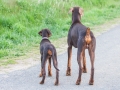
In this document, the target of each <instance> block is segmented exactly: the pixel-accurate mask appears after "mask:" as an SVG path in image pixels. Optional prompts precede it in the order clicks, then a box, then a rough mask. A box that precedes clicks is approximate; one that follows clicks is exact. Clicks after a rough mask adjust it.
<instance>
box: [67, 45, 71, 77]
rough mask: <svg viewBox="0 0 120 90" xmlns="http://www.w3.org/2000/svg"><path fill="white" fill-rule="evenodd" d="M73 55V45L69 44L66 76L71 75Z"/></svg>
mask: <svg viewBox="0 0 120 90" xmlns="http://www.w3.org/2000/svg"><path fill="white" fill-rule="evenodd" d="M71 55H72V46H69V47H68V63H67V71H66V76H70V75H71Z"/></svg>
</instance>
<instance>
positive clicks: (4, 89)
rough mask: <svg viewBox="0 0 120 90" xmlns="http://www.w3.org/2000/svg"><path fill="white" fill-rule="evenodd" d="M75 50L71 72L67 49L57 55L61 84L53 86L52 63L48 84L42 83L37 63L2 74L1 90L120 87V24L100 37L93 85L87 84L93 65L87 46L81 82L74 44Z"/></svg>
mask: <svg viewBox="0 0 120 90" xmlns="http://www.w3.org/2000/svg"><path fill="white" fill-rule="evenodd" d="M72 51H73V53H72V75H71V76H65V74H66V67H67V66H66V65H67V52H65V53H63V54H61V55H59V56H58V64H59V69H60V75H59V76H60V83H59V86H54V82H55V69H54V68H53V65H52V73H53V76H52V77H48V76H46V80H45V84H44V85H40V84H39V82H40V81H41V79H42V78H39V77H38V75H39V72H40V64H38V65H35V66H33V67H30V68H28V69H26V70H19V71H14V72H11V73H8V74H0V90H73V89H74V90H120V25H118V26H116V27H114V28H112V29H110V30H109V31H107V32H105V33H103V34H101V35H100V36H98V37H97V45H96V58H95V79H94V85H92V86H90V85H88V82H89V79H90V66H91V65H90V59H89V56H88V52H87V50H86V58H87V70H88V73H83V74H82V81H81V84H80V85H75V82H76V80H77V77H78V64H77V60H76V57H77V55H76V53H77V49H75V48H73V50H72ZM46 69H47V68H46Z"/></svg>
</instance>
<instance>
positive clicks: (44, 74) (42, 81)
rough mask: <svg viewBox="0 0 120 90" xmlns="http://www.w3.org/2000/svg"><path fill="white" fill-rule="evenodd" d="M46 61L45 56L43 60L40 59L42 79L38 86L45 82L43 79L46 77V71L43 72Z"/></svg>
mask: <svg viewBox="0 0 120 90" xmlns="http://www.w3.org/2000/svg"><path fill="white" fill-rule="evenodd" d="M46 61H47V55H43V59H42V76H43V78H42V80H41V82H40V84H44V81H45V77H46V70H45V65H46Z"/></svg>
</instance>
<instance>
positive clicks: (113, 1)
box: [0, 0, 120, 65]
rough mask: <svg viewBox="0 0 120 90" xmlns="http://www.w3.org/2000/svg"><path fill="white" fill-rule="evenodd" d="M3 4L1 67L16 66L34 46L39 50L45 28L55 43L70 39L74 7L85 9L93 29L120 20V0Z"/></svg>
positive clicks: (12, 0) (3, 1)
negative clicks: (40, 33) (40, 31)
mask: <svg viewBox="0 0 120 90" xmlns="http://www.w3.org/2000/svg"><path fill="white" fill-rule="evenodd" d="M39 1H40V2H39ZM0 3H1V4H0V65H7V64H14V63H16V62H15V60H16V59H18V58H19V57H21V56H25V55H26V53H28V52H32V48H33V47H37V49H38V46H39V42H40V39H41V38H40V37H39V35H38V31H39V30H41V29H42V28H49V29H50V30H51V32H52V37H51V38H50V39H51V40H53V41H54V40H57V39H59V38H62V37H66V36H67V33H68V30H69V27H70V24H71V14H68V11H69V8H70V7H73V6H81V7H82V8H83V9H84V16H83V17H82V23H83V24H84V25H86V26H89V27H94V26H96V25H101V24H103V23H105V22H109V21H110V20H112V19H114V18H118V17H120V7H119V6H120V0H106V1H104V0H60V1H59V2H58V0H0ZM98 32H99V30H98ZM33 53H34V52H33ZM13 58H14V59H13Z"/></svg>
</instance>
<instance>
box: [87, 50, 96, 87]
mask: <svg viewBox="0 0 120 90" xmlns="http://www.w3.org/2000/svg"><path fill="white" fill-rule="evenodd" d="M88 50H89V55H90V61H91V76H90V81H89V85H93V83H94V59H95V52H94V51H93V50H92V49H91V48H89V49H88Z"/></svg>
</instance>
